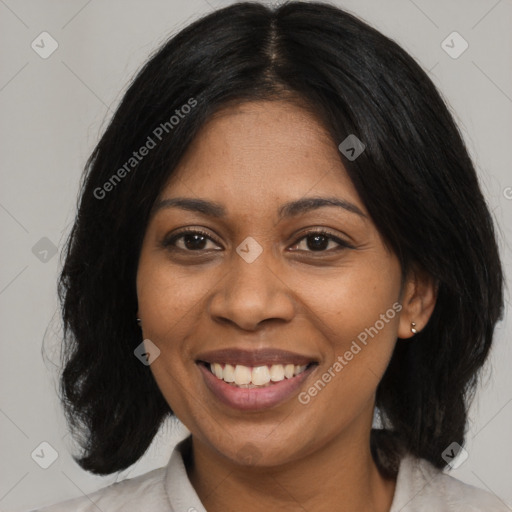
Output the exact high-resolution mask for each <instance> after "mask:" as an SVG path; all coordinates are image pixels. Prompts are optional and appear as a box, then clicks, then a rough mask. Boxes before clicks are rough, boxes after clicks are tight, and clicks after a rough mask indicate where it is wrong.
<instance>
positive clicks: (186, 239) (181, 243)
mask: <svg viewBox="0 0 512 512" xmlns="http://www.w3.org/2000/svg"><path fill="white" fill-rule="evenodd" d="M208 242H212V243H214V244H216V243H215V241H214V240H213V239H212V238H211V237H210V236H209V235H208V234H207V233H205V232H203V231H197V230H188V231H182V232H180V233H177V234H174V235H173V236H172V237H171V238H168V239H166V240H164V242H163V244H162V245H163V246H164V247H166V248H175V249H179V250H182V251H187V252H199V251H203V250H212V249H213V250H217V249H215V247H207V245H208Z"/></svg>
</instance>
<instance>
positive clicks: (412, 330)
mask: <svg viewBox="0 0 512 512" xmlns="http://www.w3.org/2000/svg"><path fill="white" fill-rule="evenodd" d="M411 332H412V333H413V334H416V333H417V332H418V331H417V329H416V323H415V322H411Z"/></svg>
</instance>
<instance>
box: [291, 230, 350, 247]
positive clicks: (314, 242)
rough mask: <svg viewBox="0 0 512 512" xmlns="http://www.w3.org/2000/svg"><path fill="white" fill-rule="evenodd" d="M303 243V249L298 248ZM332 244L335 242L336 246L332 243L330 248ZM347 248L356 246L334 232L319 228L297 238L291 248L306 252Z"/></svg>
mask: <svg viewBox="0 0 512 512" xmlns="http://www.w3.org/2000/svg"><path fill="white" fill-rule="evenodd" d="M304 241H305V243H304ZM301 243H302V247H303V249H300V248H299V249H297V248H298V247H299V246H300V245H301ZM330 244H334V248H333V247H332V245H331V248H330V249H328V248H329V245H330ZM336 246H337V247H336ZM304 247H305V249H304ZM347 248H350V249H353V248H354V247H353V246H352V245H350V244H349V243H348V242H346V241H345V240H342V239H341V238H338V237H337V236H335V235H333V234H332V233H329V232H327V231H324V230H318V231H309V232H308V233H306V235H305V236H303V237H301V238H300V239H299V240H297V242H295V244H294V246H293V248H292V249H291V250H292V251H296V250H298V251H305V252H333V251H338V250H343V249H347Z"/></svg>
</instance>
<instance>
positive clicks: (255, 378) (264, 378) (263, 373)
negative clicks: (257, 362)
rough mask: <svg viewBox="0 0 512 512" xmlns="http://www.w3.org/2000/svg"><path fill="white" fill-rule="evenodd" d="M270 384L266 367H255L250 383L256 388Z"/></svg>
mask: <svg viewBox="0 0 512 512" xmlns="http://www.w3.org/2000/svg"><path fill="white" fill-rule="evenodd" d="M269 382H270V372H269V371H268V366H256V367H255V368H253V369H252V383H253V384H256V385H257V386H263V385H264V384H268V383H269Z"/></svg>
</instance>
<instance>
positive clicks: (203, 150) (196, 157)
mask: <svg viewBox="0 0 512 512" xmlns="http://www.w3.org/2000/svg"><path fill="white" fill-rule="evenodd" d="M185 193H186V195H191V194H192V195H196V196H199V197H203V196H206V195H207V196H209V197H212V198H213V197H215V198H216V199H217V200H219V201H221V202H224V203H226V202H245V203H246V204H247V205H249V204H252V205H253V206H254V203H255V202H256V203H260V204H262V203H263V202H264V201H268V202H269V203H273V204H275V201H276V200H277V198H280V199H296V198H298V197H302V196H305V195H306V194H308V193H315V194H317V193H323V194H325V193H329V194H330V195H333V194H336V193H337V194H339V195H342V196H344V197H346V198H351V199H352V200H355V199H356V198H357V193H356V191H355V189H354V187H353V184H352V182H351V181H350V179H349V177H348V174H347V172H346V170H345V169H344V167H343V165H342V162H341V159H340V155H339V152H338V148H337V145H336V144H335V142H334V141H333V140H332V139H331V137H330V136H329V134H328V133H327V131H326V129H325V128H324V127H323V126H322V124H321V123H320V121H319V120H318V119H317V118H316V117H315V116H313V115H312V114H311V113H309V112H308V111H306V110H305V109H302V108H300V107H299V106H297V105H295V104H293V103H290V102H287V101H257V102H246V103H242V104H239V105H234V106H229V107H226V108H223V109H221V110H219V111H218V112H217V113H216V114H215V115H214V116H212V117H211V118H210V119H209V120H208V121H207V122H206V123H205V124H204V126H203V127H202V128H201V130H200V131H199V133H198V134H197V136H196V137H195V139H194V140H193V141H192V143H191V145H190V146H189V148H188V150H187V152H186V154H185V155H184V157H183V158H182V160H181V162H180V164H179V166H178V167H177V168H176V169H175V171H174V172H173V174H172V176H171V177H170V179H169V180H168V182H167V184H166V186H165V187H164V189H163V191H162V194H161V197H167V196H169V195H173V196H174V195H184V194H185ZM361 206H362V205H361Z"/></svg>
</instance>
